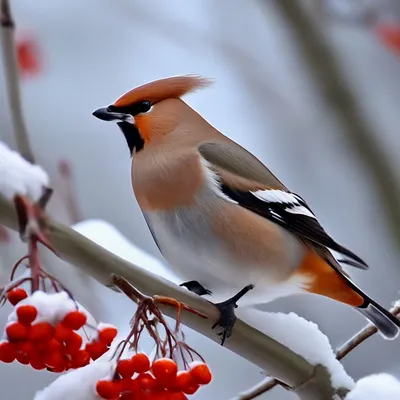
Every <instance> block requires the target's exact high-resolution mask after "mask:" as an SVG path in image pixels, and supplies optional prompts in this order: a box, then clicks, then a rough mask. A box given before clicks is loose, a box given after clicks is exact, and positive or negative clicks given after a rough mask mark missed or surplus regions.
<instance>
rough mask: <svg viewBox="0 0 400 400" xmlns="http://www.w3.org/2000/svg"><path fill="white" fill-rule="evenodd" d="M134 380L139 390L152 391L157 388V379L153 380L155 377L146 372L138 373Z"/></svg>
mask: <svg viewBox="0 0 400 400" xmlns="http://www.w3.org/2000/svg"><path fill="white" fill-rule="evenodd" d="M136 381H137V382H138V384H139V388H140V389H141V390H148V391H153V390H155V389H157V387H158V384H157V381H156V380H155V378H154V377H153V376H152V375H150V374H148V373H145V374H140V375H139V376H138V377H137V378H136Z"/></svg>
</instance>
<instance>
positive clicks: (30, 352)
mask: <svg viewBox="0 0 400 400" xmlns="http://www.w3.org/2000/svg"><path fill="white" fill-rule="evenodd" d="M18 349H19V351H20V352H21V353H22V354H23V355H25V356H27V357H28V358H29V359H30V358H31V357H36V356H37V355H38V353H37V350H36V349H35V346H34V345H33V344H32V343H31V342H28V341H27V342H21V343H18Z"/></svg>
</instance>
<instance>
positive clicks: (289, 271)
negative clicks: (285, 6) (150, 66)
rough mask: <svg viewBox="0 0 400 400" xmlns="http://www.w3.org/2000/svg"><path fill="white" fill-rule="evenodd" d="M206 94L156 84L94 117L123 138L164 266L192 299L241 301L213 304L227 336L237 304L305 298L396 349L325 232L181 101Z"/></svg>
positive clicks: (194, 81)
mask: <svg viewBox="0 0 400 400" xmlns="http://www.w3.org/2000/svg"><path fill="white" fill-rule="evenodd" d="M208 84H209V81H208V80H206V79H203V78H200V77H197V76H180V77H171V78H166V79H161V80H158V81H155V82H151V83H148V84H145V85H143V86H140V87H138V88H135V89H132V90H130V91H129V92H127V93H125V94H124V95H123V96H121V97H120V98H119V99H117V100H116V101H115V103H114V104H112V105H110V106H108V107H106V108H101V109H98V110H96V111H95V112H94V113H93V115H95V116H96V117H98V118H100V119H102V120H106V121H115V122H117V124H118V125H119V127H120V129H121V130H122V132H123V134H124V136H125V139H126V142H127V144H128V147H129V151H130V153H131V155H132V185H133V190H134V193H135V196H136V199H137V201H138V204H139V206H140V208H141V210H142V212H143V215H144V217H145V219H146V221H147V224H148V226H149V229H150V231H151V233H152V235H153V237H154V240H155V242H156V243H157V245H158V247H159V249H160V251H161V253H162V254H163V256H164V257H165V259H166V260H167V261H168V262H169V263H170V265H171V267H172V268H173V269H175V270H176V271H177V272H179V273H181V274H182V275H183V276H187V277H190V279H191V281H190V282H186V283H184V284H183V285H185V286H186V287H188V289H190V290H192V291H194V292H196V293H197V294H200V295H203V294H211V293H213V294H221V293H223V294H226V297H228V295H229V296H231V295H233V294H235V293H236V292H239V291H240V292H239V294H238V295H236V296H234V297H233V299H230V300H228V301H227V302H224V303H219V305H220V309H221V311H222V315H221V320H220V321H219V323H220V325H221V326H223V328H224V329H225V334H228V335H229V334H230V329H231V328H232V325H233V323H234V313H233V307H234V306H235V303H236V301H237V300H238V299H239V298H241V297H242V296H243V298H242V300H241V304H256V303H264V302H268V301H271V300H274V299H276V298H279V297H283V296H289V295H293V294H297V293H304V292H309V293H315V294H318V295H323V296H326V297H330V298H331V299H334V300H336V301H339V302H342V303H345V304H348V305H350V306H353V307H355V308H356V309H357V310H358V311H359V312H361V313H362V314H363V315H364V316H365V317H366V318H368V319H369V320H370V321H371V322H372V323H373V324H375V325H376V327H377V328H378V330H379V331H380V332H381V334H382V335H383V336H384V337H385V338H387V339H394V338H395V337H396V336H397V334H398V332H399V327H400V323H399V321H398V320H397V319H396V318H395V317H394V316H393V315H392V314H390V313H389V312H388V311H387V310H385V309H384V308H383V307H381V306H380V305H379V304H377V303H376V302H375V301H373V300H372V299H371V298H369V297H368V296H367V295H366V294H365V293H364V292H363V291H362V290H361V289H359V288H358V287H357V286H356V285H355V284H354V283H353V282H352V281H351V280H350V278H349V276H348V275H347V274H346V273H345V272H344V270H343V269H342V268H341V266H340V264H339V262H338V261H337V260H336V259H335V258H334V257H333V255H332V253H331V251H335V252H337V253H339V254H341V255H342V256H345V257H346V260H345V262H346V263H347V264H349V265H352V266H354V267H358V268H361V269H367V268H368V267H367V265H366V263H365V262H364V261H363V260H362V259H360V258H359V257H358V256H356V255H355V254H354V253H352V252H351V251H350V250H348V249H346V248H345V247H343V246H341V245H340V244H338V243H337V242H335V241H334V240H333V239H332V238H331V237H330V236H329V235H328V234H327V233H326V232H325V230H324V229H323V228H322V227H321V225H320V224H319V222H318V220H317V218H316V217H315V215H314V214H313V212H312V211H311V209H310V208H309V206H308V205H307V203H306V202H305V201H304V200H303V199H302V198H301V197H300V196H299V195H297V194H296V193H293V192H291V191H290V190H289V189H288V188H286V187H285V186H284V185H283V183H282V182H280V181H279V180H278V179H277V178H276V177H275V176H274V175H273V173H272V172H271V171H269V170H268V169H267V168H266V167H265V166H264V165H263V164H262V163H261V162H260V161H259V160H258V159H257V158H256V157H255V156H253V155H252V154H251V153H249V152H248V151H246V150H245V149H244V148H242V147H241V146H240V145H238V144H237V143H235V142H233V141H232V140H230V139H228V138H227V137H226V136H224V135H223V134H222V133H220V132H219V131H217V130H216V129H215V128H214V127H212V126H211V125H210V124H209V123H208V122H207V121H206V120H205V119H204V118H203V117H202V116H201V115H199V114H198V113H197V112H196V111H194V110H193V109H192V108H191V107H189V105H188V104H186V103H185V102H184V101H183V100H182V99H181V97H182V96H183V95H185V94H187V93H190V92H192V91H194V90H196V89H199V88H202V87H204V86H207V85H208ZM245 285H247V286H246V287H245V288H244V289H242V288H243V287H244V286H245ZM241 289H242V290H241ZM250 289H251V290H250Z"/></svg>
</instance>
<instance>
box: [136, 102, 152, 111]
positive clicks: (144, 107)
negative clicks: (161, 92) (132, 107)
mask: <svg viewBox="0 0 400 400" xmlns="http://www.w3.org/2000/svg"><path fill="white" fill-rule="evenodd" d="M150 109H151V103H150V102H149V101H148V100H144V101H142V102H140V103H139V104H138V114H139V113H146V112H147V111H149V110H150Z"/></svg>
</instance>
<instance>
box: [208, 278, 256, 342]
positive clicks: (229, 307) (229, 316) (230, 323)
mask: <svg viewBox="0 0 400 400" xmlns="http://www.w3.org/2000/svg"><path fill="white" fill-rule="evenodd" d="M252 289H254V285H247V286H246V287H244V288H243V289H242V290H241V291H240V292H239V293H237V294H236V295H235V296H233V297H231V298H230V299H228V300H225V301H223V302H221V303H216V304H214V306H215V307H217V308H218V310H219V311H220V313H221V314H220V317H219V319H218V321H217V322H216V323H215V324H214V325H213V326H212V329H214V328H216V327H217V326H220V327H221V328H222V332H220V333H218V335H219V336H221V346H223V345H224V343H225V340H226V339H227V338H228V337H230V336H231V335H232V330H233V327H234V326H235V324H236V320H237V318H236V315H235V308H237V307H238V306H237V304H236V303H237V302H238V301H239V300H240V299H241V298H242V297H243V296H244V295H245V294H246V293H247V292H249V291H250V290H252Z"/></svg>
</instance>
